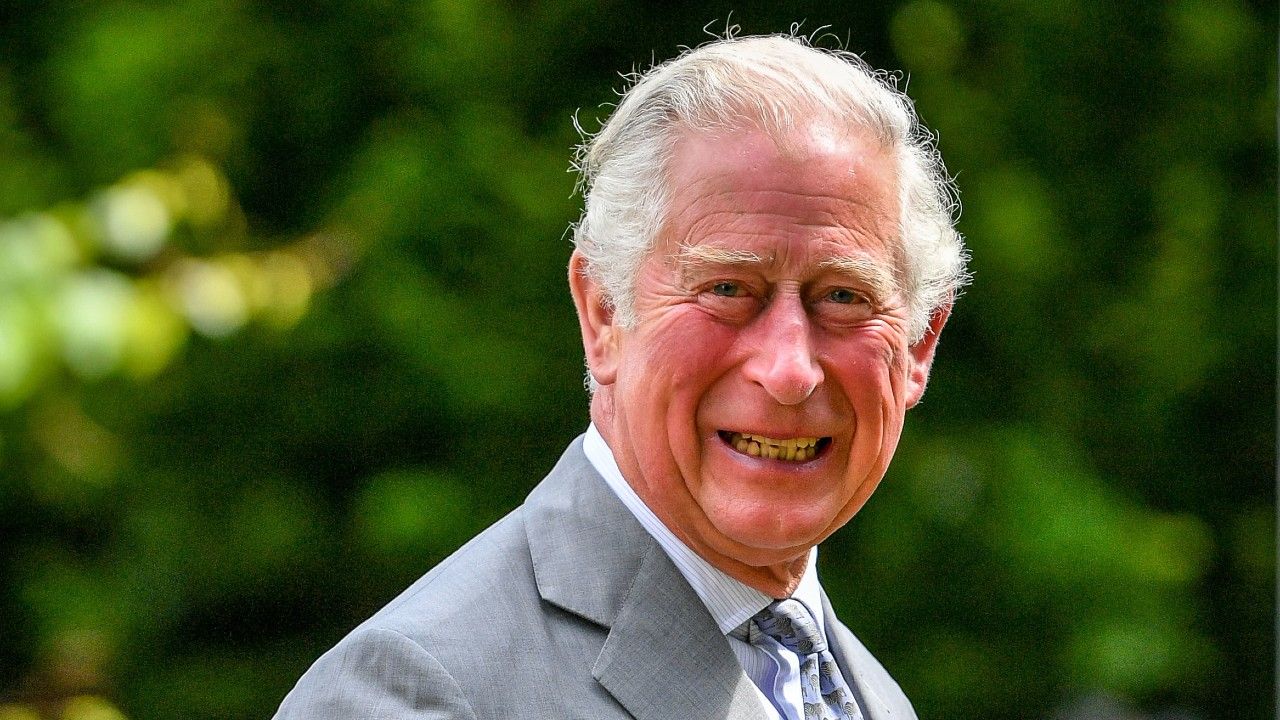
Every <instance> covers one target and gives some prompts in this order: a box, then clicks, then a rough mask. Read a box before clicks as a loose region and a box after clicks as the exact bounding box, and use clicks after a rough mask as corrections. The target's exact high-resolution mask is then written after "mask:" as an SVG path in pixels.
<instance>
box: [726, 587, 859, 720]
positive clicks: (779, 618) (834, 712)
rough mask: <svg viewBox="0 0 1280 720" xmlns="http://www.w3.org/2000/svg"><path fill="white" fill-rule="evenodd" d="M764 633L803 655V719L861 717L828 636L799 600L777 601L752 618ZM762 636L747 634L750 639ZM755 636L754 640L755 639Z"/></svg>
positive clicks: (847, 718) (849, 718)
mask: <svg viewBox="0 0 1280 720" xmlns="http://www.w3.org/2000/svg"><path fill="white" fill-rule="evenodd" d="M751 619H752V621H754V623H755V625H756V627H758V628H759V629H760V632H763V633H764V634H765V635H768V636H769V637H771V638H773V639H774V640H777V641H778V642H779V643H780V644H781V645H782V646H783V647H785V648H786V649H788V650H790V651H791V652H793V653H795V654H796V655H798V656H799V657H800V689H801V697H802V698H803V700H804V720H862V712H861V711H860V710H858V704H857V703H856V702H855V701H854V699H853V694H852V693H851V692H850V691H849V687H848V686H847V685H845V682H844V677H843V676H841V675H840V670H839V668H837V667H836V659H835V658H834V657H832V655H831V651H830V650H828V649H827V639H826V638H825V637H823V635H822V633H821V632H820V631H819V630H818V623H817V622H816V621H814V619H813V616H812V615H810V614H809V609H808V608H806V607H805V606H804V604H803V603H801V602H800V601H798V600H792V599H791V598H785V599H783V600H775V601H774V602H772V603H770V605H769V607H767V608H765V609H764V610H761V611H760V612H758V613H756V615H755V616H754V617H752V618H751ZM752 637H754V638H755V639H759V635H756V634H755V633H750V632H749V633H748V638H749V639H750V638H752ZM755 639H752V640H751V641H752V642H755Z"/></svg>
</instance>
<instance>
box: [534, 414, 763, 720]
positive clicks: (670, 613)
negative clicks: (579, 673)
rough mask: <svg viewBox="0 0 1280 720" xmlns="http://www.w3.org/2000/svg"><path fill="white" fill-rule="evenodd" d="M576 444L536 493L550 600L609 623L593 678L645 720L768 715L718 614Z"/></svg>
mask: <svg viewBox="0 0 1280 720" xmlns="http://www.w3.org/2000/svg"><path fill="white" fill-rule="evenodd" d="M581 446H582V440H581V438H579V439H578V440H575V441H574V442H573V444H572V445H570V446H569V449H568V450H567V451H566V452H565V454H564V456H563V457H562V458H561V459H560V462H559V463H558V464H557V465H556V467H555V468H554V469H553V470H552V471H551V473H550V474H549V475H548V476H547V480H546V481H544V482H543V483H542V484H541V485H539V486H538V487H537V488H536V489H535V490H534V492H533V493H532V494H530V496H529V500H528V502H527V503H526V504H525V523H526V527H527V532H528V536H529V548H530V552H531V554H532V556H533V566H534V575H535V577H536V579H537V583H538V590H539V592H540V593H541V594H542V597H543V599H544V600H546V601H547V602H549V603H552V604H554V605H556V606H558V607H560V608H562V609H564V610H567V611H569V612H572V613H574V614H576V615H579V616H580V617H583V618H585V619H587V620H590V621H591V622H594V623H596V624H598V625H601V626H604V627H607V628H609V634H608V637H607V638H606V640H605V643H604V647H603V648H602V649H601V651H600V654H599V656H598V657H597V658H596V660H595V665H594V667H593V669H592V674H593V675H594V677H595V678H596V679H597V680H598V681H599V682H600V684H601V685H602V686H603V687H604V688H605V689H606V690H608V691H609V693H610V694H612V695H613V697H614V698H615V699H616V700H617V701H618V702H619V703H621V704H622V705H623V707H625V708H626V709H627V711H628V712H630V713H631V714H632V715H633V716H635V717H636V718H638V719H639V720H650V719H653V720H656V719H658V718H672V717H690V718H697V717H732V718H743V719H751V718H759V719H761V720H764V718H766V717H767V715H766V714H765V712H764V708H763V707H762V706H761V705H760V701H759V699H758V695H757V694H756V690H755V687H754V686H753V685H752V684H751V680H749V679H748V678H747V676H746V674H745V673H743V672H742V668H741V667H740V666H739V665H738V661H737V658H736V657H735V656H734V654H733V651H732V650H730V649H729V644H728V642H727V641H726V640H725V638H724V635H723V634H721V632H720V629H719V628H718V627H717V626H716V624H715V621H714V620H713V619H712V617H711V614H710V613H709V612H708V611H707V609H706V607H705V606H704V605H703V604H702V601H701V600H700V599H699V598H698V596H697V594H696V593H694V592H693V589H692V588H691V587H689V584H688V582H687V581H685V579H684V577H683V576H681V575H680V571H679V570H677V569H676V567H675V565H673V564H672V563H671V560H670V558H668V557H667V554H666V553H665V552H663V551H662V548H661V547H659V546H658V544H657V542H655V541H654V540H653V538H652V537H651V536H650V535H649V533H648V532H647V531H645V529H644V528H643V527H642V526H641V525H640V523H639V522H638V521H637V520H636V519H635V517H634V516H633V515H632V514H631V512H630V511H629V510H627V509H626V507H625V506H623V504H622V502H621V501H619V500H618V498H617V497H616V496H615V495H614V494H613V491H612V490H610V489H609V487H608V485H606V484H605V482H604V479H603V478H601V477H600V476H599V475H598V474H597V473H596V472H595V469H594V468H593V467H592V466H591V464H590V462H588V461H587V459H586V456H585V455H584V454H583V453H582V447H581Z"/></svg>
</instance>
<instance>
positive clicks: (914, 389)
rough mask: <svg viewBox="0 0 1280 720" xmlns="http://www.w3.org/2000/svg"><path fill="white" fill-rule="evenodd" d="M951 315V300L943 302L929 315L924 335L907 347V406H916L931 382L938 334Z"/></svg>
mask: <svg viewBox="0 0 1280 720" xmlns="http://www.w3.org/2000/svg"><path fill="white" fill-rule="evenodd" d="M948 317H951V301H950V300H948V301H947V302H945V303H943V304H942V305H941V306H939V307H938V309H937V310H934V311H933V314H932V315H930V316H929V326H928V327H927V328H925V332H924V337H922V338H920V339H919V340H918V341H917V342H916V344H915V345H912V346H911V347H909V348H907V396H906V401H907V407H908V408H913V407H915V406H916V405H917V404H918V403H919V402H920V399H921V398H922V397H924V388H925V386H926V385H928V384H929V369H930V368H932V367H933V354H934V352H936V351H937V349H938V336H939V335H941V334H942V326H943V325H946V324H947V318H948Z"/></svg>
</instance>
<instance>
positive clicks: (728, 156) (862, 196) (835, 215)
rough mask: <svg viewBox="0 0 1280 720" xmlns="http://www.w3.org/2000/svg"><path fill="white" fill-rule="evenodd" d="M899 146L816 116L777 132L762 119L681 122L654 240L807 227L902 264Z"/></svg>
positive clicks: (681, 242)
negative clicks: (725, 127) (895, 149)
mask: <svg viewBox="0 0 1280 720" xmlns="http://www.w3.org/2000/svg"><path fill="white" fill-rule="evenodd" d="M897 168H898V163H897V159H896V155H895V154H894V153H892V152H891V151H889V150H886V149H884V148H883V147H882V146H881V145H880V143H879V142H878V141H877V140H875V139H874V138H872V137H871V136H870V134H869V133H859V132H858V131H856V130H848V129H836V128H833V127H831V126H829V125H825V124H813V125H810V126H807V127H806V128H804V129H803V131H796V132H792V133H791V134H789V135H788V136H786V137H784V138H781V139H778V138H775V137H774V136H773V135H772V134H769V133H766V132H764V131H762V130H759V129H754V128H752V129H746V130H734V131H707V132H693V131H687V132H685V133H684V134H683V135H682V136H681V137H680V138H679V139H678V140H677V141H676V143H675V144H674V145H673V147H672V153H671V156H670V158H669V160H668V163H667V171H666V178H667V192H668V197H667V203H666V205H667V208H666V210H667V212H666V214H665V218H664V223H663V224H664V227H663V232H662V233H661V235H662V236H663V237H665V238H666V239H667V240H669V241H672V242H670V243H666V244H665V245H666V246H665V247H663V248H662V249H661V251H662V252H664V254H667V255H670V254H672V253H674V252H676V251H677V250H678V249H679V248H687V247H688V246H690V245H696V244H701V243H703V242H713V243H714V242H715V241H716V240H717V237H718V233H720V232H721V231H725V230H727V229H731V228H733V227H734V226H735V225H736V226H738V227H741V228H743V229H744V230H746V231H747V232H750V233H755V234H768V233H769V231H770V229H771V228H773V227H777V228H812V229H813V231H814V233H815V234H818V235H821V234H824V233H825V234H827V235H832V234H834V236H835V237H843V238H845V239H847V240H848V241H849V242H850V243H853V244H856V245H858V246H860V247H861V249H862V250H864V251H869V252H871V253H872V254H873V255H874V256H877V257H879V258H883V259H884V260H886V261H887V262H888V264H890V265H892V266H893V268H892V272H893V273H894V274H895V275H897V274H898V272H897V268H898V267H900V265H901V262H900V242H899V233H900V223H899V217H900V206H901V200H900V194H899V191H898V172H897Z"/></svg>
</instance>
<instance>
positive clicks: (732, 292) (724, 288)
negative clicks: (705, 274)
mask: <svg viewBox="0 0 1280 720" xmlns="http://www.w3.org/2000/svg"><path fill="white" fill-rule="evenodd" d="M711 294H712V295H719V296H720V297H738V296H739V295H741V294H742V286H741V285H739V284H738V283H735V282H728V281H726V280H722V281H720V282H718V283H716V284H715V285H712V286H711Z"/></svg>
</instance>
